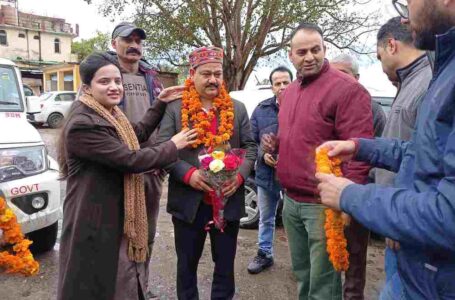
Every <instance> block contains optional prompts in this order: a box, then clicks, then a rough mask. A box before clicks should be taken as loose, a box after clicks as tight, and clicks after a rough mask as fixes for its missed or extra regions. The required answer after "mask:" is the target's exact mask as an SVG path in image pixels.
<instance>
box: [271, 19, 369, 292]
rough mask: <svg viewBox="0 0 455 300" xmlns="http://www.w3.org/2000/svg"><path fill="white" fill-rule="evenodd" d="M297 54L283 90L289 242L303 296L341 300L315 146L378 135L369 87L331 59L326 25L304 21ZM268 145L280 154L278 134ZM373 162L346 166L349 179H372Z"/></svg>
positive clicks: (282, 170)
mask: <svg viewBox="0 0 455 300" xmlns="http://www.w3.org/2000/svg"><path fill="white" fill-rule="evenodd" d="M289 58H290V60H291V62H292V63H293V65H294V67H295V68H296V69H297V75H298V79H297V80H296V81H294V82H292V83H291V84H290V85H289V86H288V87H287V88H286V90H285V91H284V92H283V93H282V95H281V97H282V99H283V101H282V103H283V104H282V105H281V107H280V113H279V116H278V124H279V132H278V142H279V152H278V154H279V157H280V159H279V160H278V166H277V171H278V177H279V180H280V182H281V184H282V186H283V187H284V188H285V198H284V208H283V223H284V226H285V229H286V233H287V236H288V240H289V248H290V252H291V260H292V268H293V271H294V274H295V275H296V278H297V282H298V289H299V291H298V293H299V299H319V300H331V299H341V297H342V295H341V294H342V292H341V276H340V273H339V272H336V271H335V269H334V267H333V266H332V264H331V262H330V261H329V257H328V254H327V240H326V233H325V231H324V224H325V221H326V218H325V214H324V209H325V208H324V206H322V205H321V204H320V200H319V195H318V191H317V181H316V179H315V177H314V174H315V149H316V147H317V146H318V145H319V144H321V143H322V142H323V141H326V140H330V139H332V138H333V137H338V138H339V137H346V138H349V137H354V136H356V135H360V136H363V137H372V136H373V115H372V112H371V98H370V95H369V94H368V92H367V91H366V90H365V89H364V88H363V87H362V86H361V85H360V84H359V83H358V82H357V81H356V80H355V79H354V78H352V77H351V76H349V75H347V74H344V73H342V72H340V71H338V70H335V69H334V68H332V67H331V66H330V65H329V63H328V61H327V60H326V59H325V45H324V39H323V34H322V30H321V28H319V27H318V26H317V25H314V24H307V23H302V24H300V25H299V26H298V27H297V28H296V30H294V32H293V34H292V38H291V50H290V52H289ZM262 144H263V147H264V150H265V151H266V152H269V153H273V150H274V149H273V148H276V146H277V145H276V143H275V141H274V139H272V138H271V137H270V136H267V135H265V137H264V136H263V139H262ZM368 170H369V166H368V165H366V164H362V163H355V164H350V165H346V166H344V167H343V170H342V171H343V174H345V175H346V176H347V177H348V178H350V179H352V180H354V181H356V182H359V183H365V182H366V180H367V175H368Z"/></svg>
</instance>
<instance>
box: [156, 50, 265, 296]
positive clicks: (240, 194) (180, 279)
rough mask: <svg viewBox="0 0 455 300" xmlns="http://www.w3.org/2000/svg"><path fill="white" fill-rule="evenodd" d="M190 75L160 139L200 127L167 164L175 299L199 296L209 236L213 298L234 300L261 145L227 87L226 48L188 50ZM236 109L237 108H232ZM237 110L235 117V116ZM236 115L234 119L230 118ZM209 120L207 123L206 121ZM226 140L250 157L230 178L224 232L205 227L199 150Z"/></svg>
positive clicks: (207, 193)
mask: <svg viewBox="0 0 455 300" xmlns="http://www.w3.org/2000/svg"><path fill="white" fill-rule="evenodd" d="M189 59H190V65H191V69H190V78H189V79H188V80H187V81H186V83H185V88H186V89H185V91H184V92H183V97H182V99H181V100H177V101H174V102H173V103H172V104H171V105H170V106H168V107H167V108H166V113H165V115H164V117H163V120H162V123H161V128H160V132H159V141H166V140H169V139H170V138H171V137H172V136H173V135H175V133H176V132H180V131H181V129H182V127H186V126H188V127H191V128H198V131H199V134H200V135H199V136H198V141H197V143H196V144H195V145H193V146H197V147H190V148H186V149H182V150H180V151H179V160H178V161H177V162H176V163H174V164H173V165H171V166H169V168H168V170H169V174H170V177H169V194H168V202H167V211H168V212H169V213H170V214H171V215H172V222H173V223H174V234H175V250H176V252H177V297H178V299H180V300H182V299H191V300H192V299H199V293H198V289H197V267H198V264H199V259H200V257H201V255H202V251H203V249H204V243H205V239H206V236H207V232H208V233H209V234H210V240H211V246H212V247H211V250H212V259H213V261H214V263H215V270H214V273H213V283H212V295H211V299H232V297H233V296H234V292H235V284H234V259H235V253H236V247H237V235H238V232H239V224H240V218H241V217H243V216H244V215H245V189H244V181H245V180H246V179H247V178H248V175H249V173H250V172H251V170H252V168H253V165H254V162H255V160H256V153H257V146H256V143H255V141H254V139H253V136H252V133H251V127H250V122H249V119H248V114H247V111H246V108H245V106H244V105H243V104H242V103H241V102H238V101H235V100H232V99H231V98H230V97H229V94H228V93H227V91H226V90H225V88H224V87H223V50H222V49H220V48H215V47H202V48H198V49H196V50H195V51H194V52H192V53H191V54H190V57H189ZM232 108H233V111H231V109H232ZM232 113H233V116H232ZM231 117H233V121H232V122H231V121H226V120H229V119H231ZM204 124H205V125H204ZM220 140H223V141H228V142H229V144H230V145H231V147H232V148H243V149H245V150H246V157H245V159H244V160H243V162H242V164H241V166H240V168H239V175H238V176H237V177H236V178H232V179H230V180H229V181H228V182H226V184H225V186H224V188H223V194H224V196H225V197H226V198H228V200H227V203H226V206H225V208H224V218H225V220H226V221H227V222H226V223H227V225H226V227H225V228H224V232H221V231H220V230H219V229H217V228H215V227H210V226H207V225H209V224H210V221H211V220H212V218H213V214H212V206H213V193H211V192H212V191H213V190H212V188H211V187H210V185H209V183H208V182H207V179H206V178H205V177H204V175H203V173H202V172H201V171H200V170H198V168H199V160H198V154H199V153H200V152H201V150H203V149H204V144H205V145H211V146H215V145H216V144H218V141H220Z"/></svg>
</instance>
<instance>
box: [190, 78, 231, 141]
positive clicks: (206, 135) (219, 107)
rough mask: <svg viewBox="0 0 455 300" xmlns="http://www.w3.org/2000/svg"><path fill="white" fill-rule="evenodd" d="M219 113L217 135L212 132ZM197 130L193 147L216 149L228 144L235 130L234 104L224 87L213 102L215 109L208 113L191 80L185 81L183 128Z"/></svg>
mask: <svg viewBox="0 0 455 300" xmlns="http://www.w3.org/2000/svg"><path fill="white" fill-rule="evenodd" d="M216 112H219V119H220V123H219V126H218V132H217V134H216V135H215V134H213V133H212V132H211V131H210V127H211V125H212V120H213V118H215V117H216V114H215V113H216ZM190 123H191V127H192V128H194V129H196V130H197V132H198V137H197V139H196V142H195V143H193V145H192V146H193V147H194V148H197V147H199V145H204V146H205V147H207V148H208V147H216V146H217V145H220V144H223V143H225V142H228V141H229V140H230V139H231V136H232V133H233V130H234V103H233V101H232V99H231V97H230V96H229V94H228V92H227V91H226V88H225V87H224V85H223V86H222V87H221V89H220V94H219V95H218V97H216V98H215V99H214V100H213V108H212V109H211V110H210V111H209V112H208V113H206V112H204V110H203V109H202V102H201V99H200V97H199V93H198V92H197V91H196V88H195V86H194V83H193V81H192V80H191V79H187V80H186V81H185V91H183V96H182V128H183V129H185V128H188V129H189V128H190Z"/></svg>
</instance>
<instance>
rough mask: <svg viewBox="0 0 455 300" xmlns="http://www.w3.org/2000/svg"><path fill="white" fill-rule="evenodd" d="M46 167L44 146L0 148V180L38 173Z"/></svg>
mask: <svg viewBox="0 0 455 300" xmlns="http://www.w3.org/2000/svg"><path fill="white" fill-rule="evenodd" d="M47 168H48V162H47V153H46V149H45V148H44V146H36V147H24V148H9V149H0V182H4V181H9V180H14V179H20V178H24V177H27V176H31V175H35V174H39V173H42V172H44V171H46V170H47Z"/></svg>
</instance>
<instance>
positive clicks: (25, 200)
mask: <svg viewBox="0 0 455 300" xmlns="http://www.w3.org/2000/svg"><path fill="white" fill-rule="evenodd" d="M58 176H59V174H58V171H55V170H48V171H46V172H44V173H41V174H38V175H34V176H30V177H26V178H22V179H18V180H12V181H7V182H2V183H0V190H2V191H3V193H4V194H5V198H6V202H7V204H8V206H9V207H10V208H11V209H12V210H13V212H14V213H15V214H16V217H17V219H18V222H19V224H20V225H21V229H22V232H23V233H29V232H33V231H36V230H39V229H42V228H44V227H47V226H49V225H51V224H54V223H55V222H57V221H58V219H59V218H60V217H61V203H60V181H58ZM38 195H40V196H44V197H45V198H47V205H46V206H45V208H44V209H42V210H40V211H38V212H34V213H26V212H25V211H24V207H25V206H27V207H30V206H31V198H32V197H33V196H38ZM19 200H20V201H19ZM19 202H20V203H21V204H18V203H19Z"/></svg>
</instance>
